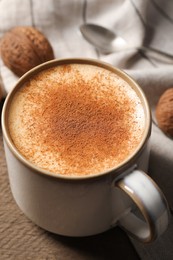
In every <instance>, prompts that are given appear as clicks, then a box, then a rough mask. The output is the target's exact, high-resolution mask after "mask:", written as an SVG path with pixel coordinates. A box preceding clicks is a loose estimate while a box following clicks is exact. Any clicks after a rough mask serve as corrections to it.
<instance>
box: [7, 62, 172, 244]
mask: <svg viewBox="0 0 173 260" xmlns="http://www.w3.org/2000/svg"><path fill="white" fill-rule="evenodd" d="M70 63H84V64H93V65H96V66H100V67H103V68H105V69H107V70H110V71H112V72H114V73H115V74H117V75H119V76H120V77H121V78H122V79H124V80H125V81H126V82H128V84H129V85H130V86H131V87H132V88H133V89H134V90H135V91H136V93H137V95H138V96H139V97H140V100H141V102H142V104H143V107H144V111H145V119H146V120H145V122H146V125H145V131H144V134H143V137H142V139H141V143H140V145H139V146H138V147H137V148H136V151H135V152H134V153H133V154H132V155H131V156H130V158H128V159H127V160H126V161H125V162H123V163H122V164H120V165H119V166H118V167H117V168H114V169H112V170H111V171H107V172H102V173H100V174H97V175H90V176H80V177H70V176H63V175H55V174H52V173H48V172H46V171H45V170H41V169H39V168H37V167H36V166H34V165H33V164H31V163H30V162H29V161H27V160H26V159H25V158H24V157H23V156H22V155H21V154H20V153H19V152H18V150H17V149H16V147H15V146H14V144H13V142H12V140H11V137H10V133H9V129H8V120H7V118H8V110H9V106H10V103H11V101H12V99H13V96H14V94H15V93H16V91H17V90H18V89H19V88H20V87H22V85H23V84H24V83H25V82H26V81H27V80H28V79H29V78H30V77H32V75H35V74H37V73H38V72H40V71H42V70H44V69H47V68H50V67H53V66H57V65H61V64H70ZM2 130H3V137H4V147H5V153H6V160H7V166H8V173H9V180H10V185H11V190H12V193H13V196H14V199H15V201H16V203H17V204H18V206H19V207H20V208H21V210H22V211H23V212H24V213H25V214H26V216H27V217H28V218H30V219H31V220H32V221H33V222H35V223H36V224H37V225H39V226H40V227H42V228H44V229H46V230H48V231H51V232H54V233H57V234H61V235H66V236H89V235H93V234H98V233H101V232H104V231H106V230H108V229H110V228H112V227H114V226H116V225H119V226H121V227H122V228H123V229H125V230H126V231H127V233H128V234H130V235H132V236H133V237H135V238H136V239H138V240H140V241H142V242H151V241H153V240H155V239H156V238H157V237H158V236H160V235H161V234H162V233H163V232H164V231H165V230H166V228H167V226H168V216H169V211H168V206H167V202H166V199H165V197H164V195H163V194H162V192H161V190H160V189H159V188H158V186H157V185H156V184H155V183H154V182H153V180H152V179H151V178H150V177H149V176H148V175H147V174H145V173H144V172H145V171H147V167H148V158H149V138H150V133H151V116H150V109H149V106H148V103H147V100H146V98H145V95H144V93H143V92H142V90H141V89H140V87H139V86H138V85H137V84H136V82H134V80H133V79H131V78H130V77H129V76H128V75H127V74H125V73H124V72H122V71H121V70H118V69H117V68H115V67H113V66H110V65H108V64H105V63H103V62H100V61H96V60H91V59H64V60H54V61H50V62H47V63H44V64H42V65H40V66H38V67H36V68H34V69H32V70H31V71H29V72H28V73H26V74H25V75H24V76H23V77H22V78H21V79H20V80H19V81H18V83H17V85H16V86H15V88H14V89H13V90H12V92H11V93H10V94H9V95H8V97H7V98H6V101H5V104H4V107H3V111H2ZM143 171H144V172H143ZM134 205H136V206H137V208H138V209H139V212H140V213H141V216H142V218H143V219H141V217H139V216H137V215H138V214H137V215H136V214H135V213H134V212H133V209H134Z"/></svg>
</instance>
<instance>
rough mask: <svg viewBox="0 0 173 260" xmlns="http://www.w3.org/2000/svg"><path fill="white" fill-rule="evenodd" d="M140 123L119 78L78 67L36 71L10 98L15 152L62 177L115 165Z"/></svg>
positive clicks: (138, 108) (131, 146) (138, 109)
mask: <svg viewBox="0 0 173 260" xmlns="http://www.w3.org/2000/svg"><path fill="white" fill-rule="evenodd" d="M144 123H145V122H144V111H143V108H142V105H141V103H140V100H139V98H138V97H137V95H136V93H135V92H134V90H132V89H131V87H130V86H129V85H128V84H127V83H126V82H125V81H124V80H122V79H120V78H119V77H118V76H117V75H115V74H113V73H112V72H109V71H106V70H105V69H102V68H98V67H96V66H92V65H81V64H73V65H64V66H59V67H58V66H57V67H55V68H51V69H48V70H46V71H44V72H41V73H39V74H38V75H37V76H35V77H34V78H32V79H31V80H30V81H29V82H27V83H26V84H25V86H24V87H23V88H21V89H20V90H19V91H18V92H17V93H16V94H15V97H14V99H13V102H12V104H11V108H10V113H9V127H10V134H11V137H12V140H13V142H14V144H15V146H16V147H17V149H18V150H19V151H20V153H21V154H22V155H23V156H24V157H25V158H26V159H28V160H29V161H31V162H32V163H34V164H36V165H37V166H38V167H40V168H43V169H45V170H48V171H49V172H53V173H55V174H57V173H58V174H63V175H89V174H96V173H99V172H102V171H105V170H107V169H109V168H112V167H115V166H117V165H118V164H120V163H121V162H122V161H124V160H125V159H126V158H127V157H128V156H129V155H130V154H131V153H133V151H134V150H135V148H136V146H138V144H139V143H140V140H141V137H142V134H143V129H144Z"/></svg>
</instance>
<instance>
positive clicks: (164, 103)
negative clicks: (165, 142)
mask: <svg viewBox="0 0 173 260" xmlns="http://www.w3.org/2000/svg"><path fill="white" fill-rule="evenodd" d="M156 119H157V122H158V125H159V127H160V129H161V130H162V131H163V132H164V133H165V134H167V135H169V136H171V137H173V88H170V89H167V90H166V91H165V92H164V93H163V94H162V96H161V97H160V99H159V101H158V104H157V106H156Z"/></svg>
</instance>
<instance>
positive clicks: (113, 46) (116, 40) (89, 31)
mask: <svg viewBox="0 0 173 260" xmlns="http://www.w3.org/2000/svg"><path fill="white" fill-rule="evenodd" d="M80 31H81V33H82V35H83V37H84V38H85V39H86V40H87V41H88V42H89V43H90V44H92V45H94V46H95V47H96V48H97V49H98V50H99V51H101V52H103V53H105V52H108V53H111V52H115V51H121V50H124V49H125V48H128V45H127V42H126V41H125V40H124V39H123V38H122V37H121V36H118V35H116V34H115V33H114V32H113V31H111V30H109V29H107V28H105V27H102V26H100V25H96V24H82V25H81V26H80Z"/></svg>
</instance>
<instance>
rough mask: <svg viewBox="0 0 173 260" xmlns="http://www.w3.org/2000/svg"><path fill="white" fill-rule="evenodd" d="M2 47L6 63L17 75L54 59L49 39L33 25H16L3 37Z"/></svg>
mask: <svg viewBox="0 0 173 260" xmlns="http://www.w3.org/2000/svg"><path fill="white" fill-rule="evenodd" d="M0 47H1V57H2V60H3V62H4V64H5V65H6V66H7V67H8V68H9V69H10V70H11V71H13V72H14V73H15V74H16V75H17V76H22V75H23V74H24V73H25V72H27V71H28V70H30V69H31V68H33V67H35V66H37V65H39V64H41V63H43V62H45V61H48V60H52V59H54V54H53V49H52V47H51V45H50V43H49V41H48V40H47V39H46V37H45V36H44V35H43V34H42V33H41V32H40V31H38V30H36V29H35V28H33V27H31V26H19V27H14V28H13V29H11V30H10V31H8V32H7V33H6V34H5V35H4V36H3V38H2V39H1V46H0Z"/></svg>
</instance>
